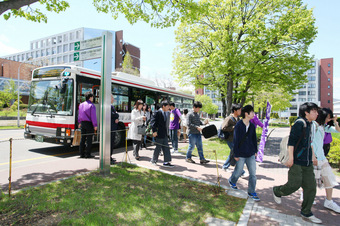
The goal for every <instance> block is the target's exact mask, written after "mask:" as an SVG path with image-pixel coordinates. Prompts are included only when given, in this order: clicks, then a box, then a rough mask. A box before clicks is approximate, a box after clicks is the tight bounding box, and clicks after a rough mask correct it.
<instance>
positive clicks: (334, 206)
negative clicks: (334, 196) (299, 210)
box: [323, 199, 340, 213]
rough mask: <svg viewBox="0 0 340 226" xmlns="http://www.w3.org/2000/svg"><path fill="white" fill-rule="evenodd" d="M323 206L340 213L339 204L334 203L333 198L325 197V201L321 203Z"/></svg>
mask: <svg viewBox="0 0 340 226" xmlns="http://www.w3.org/2000/svg"><path fill="white" fill-rule="evenodd" d="M323 206H324V207H325V208H327V209H330V210H333V211H334V212H336V213H340V206H338V204H336V203H335V202H333V200H330V201H329V200H327V199H325V203H324V205H323Z"/></svg>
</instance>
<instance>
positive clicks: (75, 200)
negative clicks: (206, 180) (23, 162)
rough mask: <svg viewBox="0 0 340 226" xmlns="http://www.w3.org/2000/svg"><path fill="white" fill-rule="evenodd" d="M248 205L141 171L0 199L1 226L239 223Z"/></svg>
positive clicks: (116, 170)
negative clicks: (222, 220)
mask: <svg viewBox="0 0 340 226" xmlns="http://www.w3.org/2000/svg"><path fill="white" fill-rule="evenodd" d="M245 203H246V200H245V199H239V198H236V197H232V196H228V195H226V193H225V192H224V190H220V189H219V187H217V186H210V185H205V184H201V183H198V182H192V181H189V180H187V179H183V178H179V177H176V176H172V175H168V174H164V173H161V172H157V171H152V170H148V169H144V168H139V167H136V166H132V165H123V166H115V167H111V174H110V175H109V176H102V175H101V174H99V173H98V172H94V173H91V174H87V175H82V176H77V177H72V178H69V179H66V180H63V181H59V182H56V183H50V184H47V185H44V186H40V187H35V188H30V189H29V190H26V191H21V192H19V193H16V194H14V195H12V197H11V198H9V197H8V196H7V195H6V196H5V195H2V199H1V200H0V210H1V211H0V212H1V214H0V222H2V224H3V225H12V224H19V225H32V224H34V225H52V224H53V225H56V224H60V225H204V220H205V219H206V218H207V217H216V218H220V219H225V220H230V221H234V222H237V221H238V219H239V217H240V215H241V213H242V211H243V208H244V206H245Z"/></svg>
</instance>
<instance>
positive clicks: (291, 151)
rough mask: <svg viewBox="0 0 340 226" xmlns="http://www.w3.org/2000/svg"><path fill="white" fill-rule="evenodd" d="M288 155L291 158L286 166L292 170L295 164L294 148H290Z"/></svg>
mask: <svg viewBox="0 0 340 226" xmlns="http://www.w3.org/2000/svg"><path fill="white" fill-rule="evenodd" d="M288 155H289V158H288V161H287V162H286V164H285V165H286V166H287V167H289V168H290V167H292V166H293V164H294V146H288Z"/></svg>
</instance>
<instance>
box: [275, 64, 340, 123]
mask: <svg viewBox="0 0 340 226" xmlns="http://www.w3.org/2000/svg"><path fill="white" fill-rule="evenodd" d="M305 75H307V79H308V82H307V83H305V84H303V85H302V87H301V88H300V89H299V90H297V94H296V95H294V97H293V99H292V101H291V102H290V103H291V104H292V106H291V107H290V108H288V109H287V110H286V111H282V112H280V117H289V116H298V115H299V107H300V105H301V104H303V103H305V102H313V103H315V104H317V105H318V106H321V107H328V108H330V109H333V58H326V59H321V60H318V59H316V60H314V62H313V63H312V67H311V69H309V70H308V71H306V72H305Z"/></svg>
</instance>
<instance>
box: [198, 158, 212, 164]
mask: <svg viewBox="0 0 340 226" xmlns="http://www.w3.org/2000/svg"><path fill="white" fill-rule="evenodd" d="M209 162H210V161H209V160H206V159H203V160H201V161H200V163H201V164H207V163H209Z"/></svg>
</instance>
